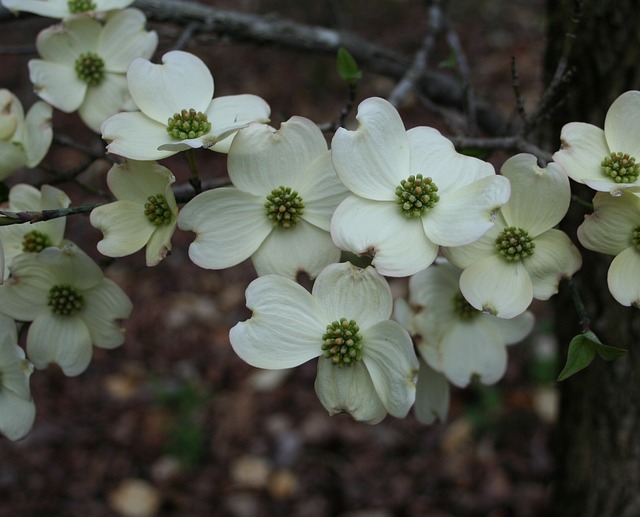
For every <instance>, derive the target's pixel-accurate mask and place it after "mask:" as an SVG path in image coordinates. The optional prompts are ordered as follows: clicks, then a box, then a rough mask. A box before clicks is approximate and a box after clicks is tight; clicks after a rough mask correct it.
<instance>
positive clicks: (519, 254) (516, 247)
mask: <svg viewBox="0 0 640 517" xmlns="http://www.w3.org/2000/svg"><path fill="white" fill-rule="evenodd" d="M535 247H536V245H535V244H534V242H533V239H532V238H531V237H529V234H528V233H527V232H526V231H525V230H523V229H522V228H516V227H515V226H510V227H508V228H505V229H504V230H502V231H501V232H500V233H499V234H498V237H497V238H496V249H497V250H498V252H499V253H500V255H502V256H503V257H504V259H505V260H507V261H508V262H516V261H518V260H522V259H524V258H526V257H528V256H530V255H533V251H534V248H535Z"/></svg>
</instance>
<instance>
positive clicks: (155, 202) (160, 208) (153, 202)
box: [144, 194, 171, 226]
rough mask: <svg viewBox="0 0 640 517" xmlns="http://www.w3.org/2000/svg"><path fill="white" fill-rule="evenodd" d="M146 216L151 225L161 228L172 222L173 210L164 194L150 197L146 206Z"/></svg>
mask: <svg viewBox="0 0 640 517" xmlns="http://www.w3.org/2000/svg"><path fill="white" fill-rule="evenodd" d="M144 215H146V216H147V219H148V220H149V222H150V223H151V224H154V225H156V226H161V225H163V224H168V223H169V222H171V209H170V208H169V205H168V204H167V200H166V199H165V197H164V196H163V195H162V194H156V195H155V196H149V197H148V198H147V202H146V203H145V204H144Z"/></svg>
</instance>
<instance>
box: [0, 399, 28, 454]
mask: <svg viewBox="0 0 640 517" xmlns="http://www.w3.org/2000/svg"><path fill="white" fill-rule="evenodd" d="M35 418H36V406H35V404H34V402H33V400H32V399H31V398H29V399H25V398H22V397H19V396H18V395H16V394H15V393H13V392H11V391H9V390H3V389H1V388H0V433H2V434H4V435H5V436H6V437H7V438H9V440H13V441H16V440H20V439H21V438H24V437H25V436H26V434H27V433H28V432H29V431H30V430H31V428H32V427H33V422H34V420H35Z"/></svg>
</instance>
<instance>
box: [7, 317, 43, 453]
mask: <svg viewBox="0 0 640 517" xmlns="http://www.w3.org/2000/svg"><path fill="white" fill-rule="evenodd" d="M32 371H33V367H32V365H31V363H29V361H27V360H26V359H25V356H24V350H22V348H20V347H19V346H18V333H17V331H16V323H15V321H14V320H12V319H11V318H9V317H7V316H5V315H3V314H0V433H2V434H4V435H5V436H6V437H7V438H9V439H10V440H19V439H20V438H23V437H24V436H25V435H26V434H27V433H28V432H29V430H30V429H31V427H32V426H33V421H34V419H35V416H36V407H35V404H34V403H33V399H32V398H31V390H30V389H29V376H30V375H31V372H32Z"/></svg>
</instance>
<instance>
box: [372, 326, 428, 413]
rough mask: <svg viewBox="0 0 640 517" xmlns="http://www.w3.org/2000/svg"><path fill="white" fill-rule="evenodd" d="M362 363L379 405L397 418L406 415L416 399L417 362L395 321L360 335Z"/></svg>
mask: <svg viewBox="0 0 640 517" xmlns="http://www.w3.org/2000/svg"><path fill="white" fill-rule="evenodd" d="M362 340H363V343H364V346H363V348H362V361H363V362H364V364H365V365H366V366H367V370H368V371H369V375H370V376H371V380H372V381H373V386H374V387H375V389H376V393H377V394H378V397H380V400H381V401H382V404H383V405H384V407H385V408H386V410H387V411H388V412H389V414H390V415H393V416H395V417H398V418H404V417H405V416H407V413H409V409H411V406H412V405H413V402H414V400H415V397H416V385H415V377H416V374H417V372H418V359H417V357H416V355H415V352H414V351H413V342H412V341H411V337H410V336H409V334H408V333H407V331H406V330H405V329H403V328H402V327H401V326H400V325H399V324H398V323H396V322H395V321H389V320H385V321H381V322H379V323H376V324H375V325H373V326H372V327H369V328H367V329H365V330H363V331H362Z"/></svg>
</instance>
